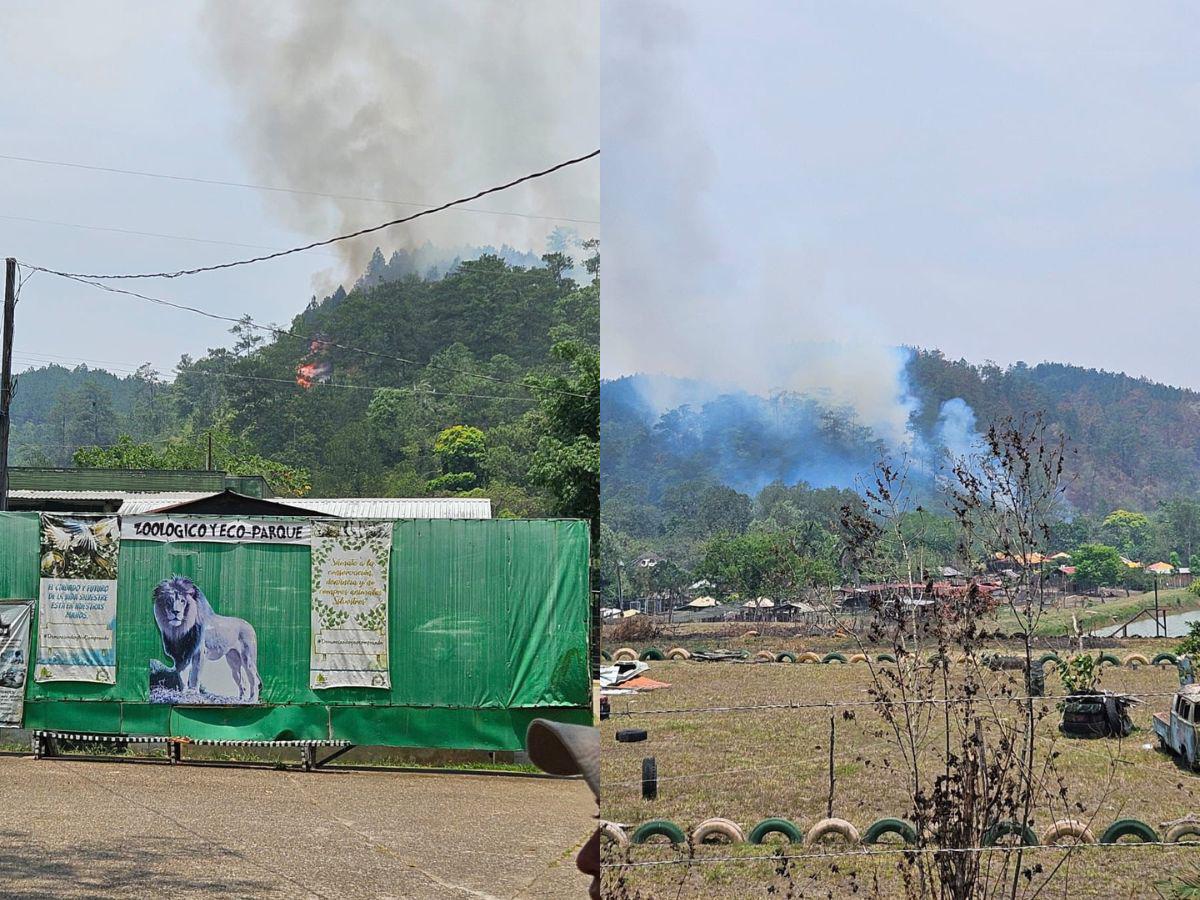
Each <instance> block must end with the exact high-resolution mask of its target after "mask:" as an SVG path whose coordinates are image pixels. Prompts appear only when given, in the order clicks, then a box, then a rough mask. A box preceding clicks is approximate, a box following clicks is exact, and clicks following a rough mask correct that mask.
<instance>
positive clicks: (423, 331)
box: [12, 242, 600, 523]
mask: <svg viewBox="0 0 1200 900" xmlns="http://www.w3.org/2000/svg"><path fill="white" fill-rule="evenodd" d="M582 246H583V247H584V249H585V253H586V258H585V259H582V260H579V261H578V265H577V261H576V260H575V259H573V258H572V257H570V256H568V255H567V254H565V253H560V252H556V253H549V254H546V255H544V256H543V257H541V259H538V260H531V259H530V258H528V256H527V255H520V254H516V253H515V251H511V250H510V249H509V248H503V252H500V251H494V250H492V249H491V248H486V249H485V250H484V251H482V252H481V253H480V255H478V256H476V257H475V258H465V257H466V256H470V255H472V254H471V253H470V251H469V250H468V249H465V248H464V249H460V250H457V251H456V255H455V257H454V258H453V259H451V260H449V261H445V260H442V261H440V262H439V261H437V260H436V259H435V257H434V254H432V253H431V252H429V251H428V248H427V249H426V250H425V251H424V252H415V251H414V252H409V253H406V254H401V253H395V254H393V255H392V257H391V258H390V259H385V258H384V256H383V254H382V253H381V252H380V251H379V250H376V251H375V256H374V258H373V259H372V260H371V264H370V266H369V267H368V270H367V271H366V272H365V273H363V276H362V277H361V278H360V279H359V280H358V281H357V283H356V284H355V285H354V286H353V287H352V288H351V290H350V291H346V290H344V289H342V288H338V290H337V291H336V292H335V293H334V294H332V295H331V296H329V297H326V298H324V299H323V300H321V301H318V300H316V299H315V298H314V299H313V300H312V301H311V302H310V303H309V304H308V305H307V308H305V309H304V310H303V311H302V312H301V313H300V314H299V315H297V316H296V317H295V319H294V320H293V321H292V322H291V323H290V325H289V326H288V328H287V330H286V331H285V332H276V331H272V330H270V329H265V328H263V327H261V326H258V325H256V323H254V322H252V321H251V320H250V319H249V318H248V317H247V318H245V319H243V320H242V321H241V322H240V323H239V324H237V325H234V326H233V328H232V329H231V342H230V345H229V346H226V347H217V348H210V349H208V350H207V351H206V352H204V353H203V354H200V355H196V356H192V355H185V356H183V357H182V358H181V359H180V361H179V364H178V365H177V367H176V369H175V371H174V372H173V373H168V374H164V373H160V372H157V371H154V370H153V369H152V368H151V367H149V366H142V367H141V368H139V369H138V370H137V371H136V372H132V373H130V374H120V375H119V374H113V373H110V372H108V371H104V370H102V369H89V368H87V367H86V366H82V365H80V366H77V367H74V368H67V367H65V366H62V365H55V364H51V365H46V366H43V367H41V368H36V369H33V370H30V371H27V372H24V373H22V374H21V375H20V376H19V379H18V383H17V393H16V398H15V403H14V411H13V430H12V442H13V448H14V457H13V459H14V463H15V464H16V465H56V466H57V465H79V466H89V467H118V468H157V467H165V468H204V467H205V465H206V461H207V460H206V454H207V453H208V446H209V440H210V439H211V441H212V446H213V466H214V468H217V469H222V470H225V471H228V472H232V473H234V474H262V475H265V476H266V477H267V479H268V481H269V482H270V484H271V485H272V488H273V489H274V491H275V492H276V493H277V494H279V495H281V496H303V495H306V494H309V495H312V496H381V497H389V496H392V497H394V496H430V495H432V496H486V497H490V498H491V499H492V500H493V513H494V514H495V515H499V516H551V515H562V516H580V517H584V518H589V519H592V520H593V523H595V521H596V519H597V515H598V502H599V501H598V493H599V455H600V454H599V443H598V441H599V421H598V418H599V321H600V307H599V293H600V281H599V278H600V257H599V250H598V245H597V244H596V243H595V242H588V243H586V244H584V245H582Z"/></svg>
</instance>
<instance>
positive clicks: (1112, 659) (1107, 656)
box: [1096, 653, 1121, 666]
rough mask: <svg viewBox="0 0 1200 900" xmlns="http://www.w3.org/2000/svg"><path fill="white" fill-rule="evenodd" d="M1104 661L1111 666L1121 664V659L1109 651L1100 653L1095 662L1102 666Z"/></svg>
mask: <svg viewBox="0 0 1200 900" xmlns="http://www.w3.org/2000/svg"><path fill="white" fill-rule="evenodd" d="M1105 663H1108V664H1109V665H1113V666H1119V665H1120V664H1121V660H1120V659H1119V658H1117V657H1116V656H1114V655H1113V654H1111V653H1101V654H1100V658H1099V659H1098V660H1096V664H1097V665H1098V666H1102V665H1104V664H1105Z"/></svg>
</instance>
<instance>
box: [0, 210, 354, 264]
mask: <svg viewBox="0 0 1200 900" xmlns="http://www.w3.org/2000/svg"><path fill="white" fill-rule="evenodd" d="M0 219H5V220H7V221H9V222H32V223H33V224H35V225H56V226H58V227H60V228H81V229H84V230H86V231H107V232H111V233H113V234H129V235H135V236H137V237H154V238H167V239H168V240H172V241H189V242H191V243H193V244H219V245H221V246H224V247H242V248H244V249H246V250H281V249H283V248H282V247H270V246H267V245H266V244H245V243H241V242H240V241H219V240H216V239H214V238H201V237H191V236H189V235H186V234H164V233H163V232H160V231H137V230H135V229H132V228H117V227H116V226H112V225H85V224H83V223H82V222H60V221H58V220H56V219H35V218H33V217H32V216H6V215H0ZM328 255H330V256H333V254H328Z"/></svg>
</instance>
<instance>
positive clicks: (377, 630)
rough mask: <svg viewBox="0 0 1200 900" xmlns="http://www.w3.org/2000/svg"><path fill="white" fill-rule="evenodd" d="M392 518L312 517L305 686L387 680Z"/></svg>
mask: <svg viewBox="0 0 1200 900" xmlns="http://www.w3.org/2000/svg"><path fill="white" fill-rule="evenodd" d="M391 555H392V523H391V522H366V521H352V520H346V521H336V520H335V521H328V522H322V521H320V520H317V521H314V522H313V525H312V656H311V659H310V663H309V686H310V687H312V688H313V689H320V688H332V687H377V688H390V687H391V686H392V679H391V673H390V671H389V668H388V564H389V562H390V560H391Z"/></svg>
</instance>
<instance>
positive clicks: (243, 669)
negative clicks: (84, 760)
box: [150, 575, 262, 706]
mask: <svg viewBox="0 0 1200 900" xmlns="http://www.w3.org/2000/svg"><path fill="white" fill-rule="evenodd" d="M154 621H155V623H156V624H157V625H158V633H159V635H160V636H161V637H162V645H163V652H164V653H165V654H166V656H167V658H168V659H169V660H170V661H171V664H170V665H164V664H163V663H162V661H161V660H157V659H152V660H150V702H151V703H174V704H199V705H221V706H224V705H231V704H242V703H258V702H259V695H260V693H261V691H262V678H261V677H260V676H259V674H258V635H257V633H256V632H255V630H254V626H253V625H251V624H250V623H249V622H247V621H246V620H245V619H239V618H238V617H237V616H222V615H220V614H219V613H217V611H216V610H215V609H213V606H212V603H211V602H210V601H209V599H208V597H207V596H205V593H204V591H203V590H202V589H201V588H200V586H199V585H198V584H196V582H194V581H193V580H192V579H190V578H185V577H183V576H182V575H173V576H171V577H170V578H165V579H163V580H162V581H160V582H159V583H158V585H157V586H156V587H155V588H154Z"/></svg>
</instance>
